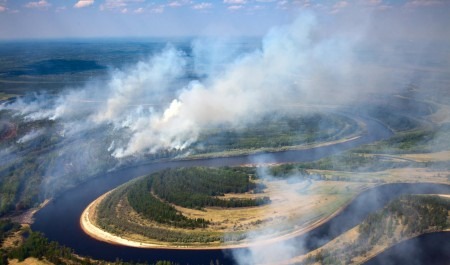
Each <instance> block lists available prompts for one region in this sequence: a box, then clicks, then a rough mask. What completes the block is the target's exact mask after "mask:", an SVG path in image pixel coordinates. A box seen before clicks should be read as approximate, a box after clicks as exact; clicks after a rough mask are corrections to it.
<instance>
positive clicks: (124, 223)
mask: <svg viewBox="0 0 450 265" xmlns="http://www.w3.org/2000/svg"><path fill="white" fill-rule="evenodd" d="M139 181H142V179H141V180H137V181H136V182H134V183H130V184H128V185H126V186H123V187H121V188H118V189H117V190H115V191H114V192H112V193H110V194H109V195H108V196H107V197H105V198H104V199H103V200H102V202H101V203H100V204H99V205H98V207H97V221H96V223H97V225H98V226H100V227H101V228H102V229H104V230H105V231H108V232H110V233H112V234H116V235H119V236H120V235H124V234H138V235H142V236H144V237H147V238H152V239H156V240H159V241H163V242H178V243H183V244H185V243H196V242H202V243H208V242H215V241H221V240H222V235H221V234H218V233H216V234H215V233H210V232H206V231H205V232H203V231H196V232H195V233H194V232H190V233H185V232H182V231H175V230H172V229H167V228H163V227H156V226H150V225H145V224H139V223H136V222H134V221H132V220H130V218H129V216H128V214H127V212H124V211H117V206H118V205H119V203H121V204H126V203H127V197H128V191H129V188H130V185H132V184H137V183H139ZM147 194H148V191H147ZM158 201H159V200H158ZM159 202H161V201H159ZM161 203H162V202H161ZM163 204H164V203H163ZM158 205H159V206H160V207H164V208H165V209H167V208H166V207H165V206H169V207H171V206H170V205H168V204H165V205H164V206H162V205H160V204H158ZM151 210H152V208H151V207H150V208H149V209H148V213H150V211H151ZM146 211H147V210H146ZM156 211H158V210H156ZM177 214H180V213H178V212H177ZM180 215H181V214H180ZM181 216H182V215H181ZM183 217H184V216H183ZM147 218H148V219H149V220H152V219H151V218H153V217H152V216H148V217H147ZM177 218H178V217H177ZM163 222H164V223H166V224H167V223H168V222H173V221H171V220H170V219H168V220H164V221H163ZM182 222H183V221H182ZM188 222H189V221H188ZM174 225H177V224H174Z"/></svg>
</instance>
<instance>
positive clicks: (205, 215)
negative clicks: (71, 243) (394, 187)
mask: <svg viewBox="0 0 450 265" xmlns="http://www.w3.org/2000/svg"><path fill="white" fill-rule="evenodd" d="M262 182H263V183H264V185H266V189H265V190H264V191H263V192H262V193H259V194H250V193H245V194H240V195H237V194H226V195H225V197H234V196H242V197H244V198H258V197H261V196H269V197H270V198H271V200H272V202H271V204H269V205H264V206H259V207H247V208H219V207H205V208H204V209H190V208H185V207H180V206H176V205H173V204H172V206H173V207H175V209H176V210H177V211H179V212H180V213H182V215H183V216H186V217H187V218H191V219H197V218H202V219H205V220H208V221H209V222H210V225H209V226H208V227H207V228H196V229H182V228H176V227H173V226H170V225H167V224H160V223H156V222H154V221H151V220H149V219H146V218H143V217H142V216H141V215H140V214H138V213H137V212H136V211H135V210H134V209H133V208H132V207H131V206H130V205H129V203H128V201H127V198H126V195H125V194H126V193H122V195H121V196H119V197H118V198H117V200H116V202H115V205H116V206H115V207H114V213H115V218H114V219H117V220H119V221H117V222H116V223H115V225H118V224H122V226H121V227H117V226H104V225H103V226H102V225H100V227H102V229H105V230H106V231H107V232H110V233H112V234H116V235H118V236H120V237H122V238H124V239H128V240H132V241H137V242H142V243H147V244H156V245H163V246H179V245H187V246H197V247H199V246H203V247H214V246H223V245H227V244H228V245H229V244H241V243H246V242H247V240H246V235H247V233H248V232H249V231H255V230H256V231H262V230H267V229H274V228H276V227H283V230H280V229H274V230H273V231H272V232H271V233H269V234H267V237H277V236H281V235H286V234H289V233H293V232H295V231H298V230H303V229H306V228H307V227H308V226H310V225H312V224H315V223H317V222H318V221H320V220H323V219H325V218H326V217H328V216H330V215H332V214H333V213H334V212H336V211H338V210H339V209H340V208H341V207H342V206H343V205H345V204H346V203H348V202H349V201H350V200H351V199H352V198H353V197H354V196H355V194H357V193H358V192H360V191H361V190H363V189H365V188H367V187H370V186H373V184H365V183H349V182H336V181H333V182H330V181H296V182H292V179H287V180H276V181H262ZM96 218H98V216H96ZM109 219H110V220H111V219H112V218H109ZM91 221H92V220H91ZM93 221H94V223H97V225H99V224H98V219H96V220H93ZM152 229H153V230H155V231H156V230H158V232H155V233H154V236H153V237H152V236H151V235H150V234H149V233H147V235H145V234H143V233H140V232H139V231H142V230H146V231H148V230H152ZM163 234H164V235H165V237H162V236H160V235H163ZM149 235H150V236H149Z"/></svg>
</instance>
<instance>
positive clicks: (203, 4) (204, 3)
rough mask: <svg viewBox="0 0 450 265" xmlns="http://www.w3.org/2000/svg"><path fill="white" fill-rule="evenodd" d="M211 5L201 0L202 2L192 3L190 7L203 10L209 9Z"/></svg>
mask: <svg viewBox="0 0 450 265" xmlns="http://www.w3.org/2000/svg"><path fill="white" fill-rule="evenodd" d="M212 6H213V5H212V4H211V3H206V2H203V3H200V4H196V5H193V6H192V8H193V9H197V10H203V9H209V8H211V7H212Z"/></svg>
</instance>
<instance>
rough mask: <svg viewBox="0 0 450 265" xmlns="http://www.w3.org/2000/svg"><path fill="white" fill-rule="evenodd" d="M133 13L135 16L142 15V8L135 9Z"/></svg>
mask: <svg viewBox="0 0 450 265" xmlns="http://www.w3.org/2000/svg"><path fill="white" fill-rule="evenodd" d="M133 12H134V13H136V14H142V13H144V8H142V7H139V8H136V9H135V10H134V11H133Z"/></svg>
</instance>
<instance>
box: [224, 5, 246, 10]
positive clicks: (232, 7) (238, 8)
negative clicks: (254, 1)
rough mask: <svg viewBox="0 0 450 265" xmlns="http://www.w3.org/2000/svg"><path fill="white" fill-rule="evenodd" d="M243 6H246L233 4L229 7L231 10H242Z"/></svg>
mask: <svg viewBox="0 0 450 265" xmlns="http://www.w3.org/2000/svg"><path fill="white" fill-rule="evenodd" d="M243 7H244V6H243V5H232V6H229V7H228V9H229V10H240V9H242V8H243Z"/></svg>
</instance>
